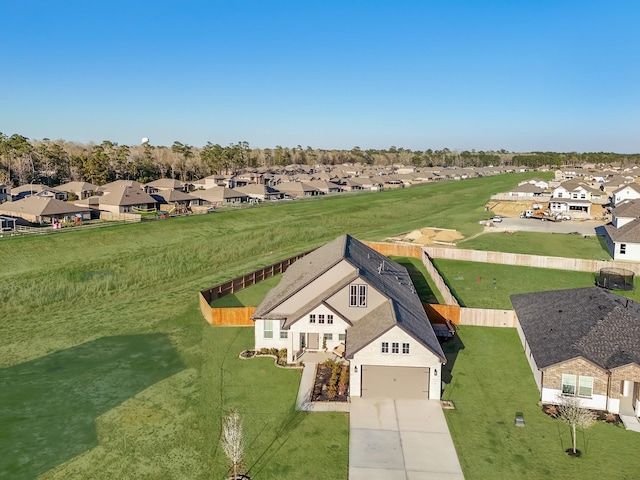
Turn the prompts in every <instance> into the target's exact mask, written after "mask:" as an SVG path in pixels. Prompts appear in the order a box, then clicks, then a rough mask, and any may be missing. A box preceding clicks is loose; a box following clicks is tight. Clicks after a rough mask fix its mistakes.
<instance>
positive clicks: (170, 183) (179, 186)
mask: <svg viewBox="0 0 640 480" xmlns="http://www.w3.org/2000/svg"><path fill="white" fill-rule="evenodd" d="M144 189H145V191H146V192H147V193H148V194H150V195H152V194H154V193H158V192H161V191H167V190H176V191H179V192H183V193H187V188H186V187H185V184H184V183H183V182H181V181H180V180H176V179H175V178H159V179H158V180H154V181H153V182H149V183H145V184H144Z"/></svg>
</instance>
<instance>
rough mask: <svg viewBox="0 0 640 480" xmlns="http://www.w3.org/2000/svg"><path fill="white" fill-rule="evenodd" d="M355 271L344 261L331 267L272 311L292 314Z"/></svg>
mask: <svg viewBox="0 0 640 480" xmlns="http://www.w3.org/2000/svg"><path fill="white" fill-rule="evenodd" d="M353 272H354V267H353V265H351V264H350V263H349V262H346V261H342V262H340V263H338V264H337V265H336V266H334V267H333V268H331V269H329V270H328V271H327V272H326V273H325V274H324V275H321V276H320V277H318V278H316V279H315V280H314V281H313V282H311V283H310V284H309V285H307V286H306V287H304V288H302V289H301V290H300V291H298V292H297V293H295V294H294V295H292V296H291V297H290V298H288V299H286V300H285V301H284V302H282V303H281V304H280V305H278V306H277V307H276V308H274V309H273V311H272V312H271V313H272V314H275V315H278V314H282V315H283V316H286V315H288V314H291V313H293V312H295V311H297V310H298V309H300V308H302V307H303V306H304V305H306V303H307V302H308V301H309V300H310V299H312V298H314V297H316V296H317V295H318V294H320V293H322V292H324V291H326V290H327V289H329V288H331V287H333V286H334V285H335V284H336V283H341V282H343V281H345V280H346V279H347V278H348V277H349V276H351V275H353ZM347 305H348V304H347Z"/></svg>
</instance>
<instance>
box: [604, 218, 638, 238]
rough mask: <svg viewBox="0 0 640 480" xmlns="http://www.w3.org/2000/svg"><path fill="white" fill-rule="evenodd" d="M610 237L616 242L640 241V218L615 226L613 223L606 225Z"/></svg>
mask: <svg viewBox="0 0 640 480" xmlns="http://www.w3.org/2000/svg"><path fill="white" fill-rule="evenodd" d="M604 229H605V230H606V231H607V234H608V235H609V238H611V240H613V241H614V242H616V243H621V242H628V243H640V220H638V219H636V220H632V221H630V222H629V223H627V224H625V225H623V226H621V227H620V228H615V227H614V226H613V225H612V224H610V223H609V224H607V225H605V226H604Z"/></svg>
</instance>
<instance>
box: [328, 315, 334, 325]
mask: <svg viewBox="0 0 640 480" xmlns="http://www.w3.org/2000/svg"><path fill="white" fill-rule="evenodd" d="M327 325H333V315H332V314H331V313H329V314H327Z"/></svg>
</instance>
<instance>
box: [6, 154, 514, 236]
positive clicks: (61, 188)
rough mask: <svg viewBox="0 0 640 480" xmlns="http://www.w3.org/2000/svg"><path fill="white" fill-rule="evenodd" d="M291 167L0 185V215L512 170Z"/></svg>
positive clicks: (230, 199)
mask: <svg viewBox="0 0 640 480" xmlns="http://www.w3.org/2000/svg"><path fill="white" fill-rule="evenodd" d="M294 167H295V168H294ZM294 167H292V166H290V167H288V168H285V169H282V170H281V171H274V172H271V171H259V170H247V171H244V172H239V173H235V174H232V175H211V176H208V177H206V178H203V179H200V180H197V181H194V182H181V181H178V180H176V179H169V178H163V179H159V180H155V181H153V182H149V183H146V184H141V183H138V182H136V181H133V180H118V181H115V182H112V183H109V184H106V185H101V186H98V185H93V184H90V183H87V182H70V183H66V184H63V185H58V186H56V187H50V186H46V185H41V184H36V183H29V184H25V185H21V186H19V187H16V188H11V189H10V188H9V187H8V186H6V185H1V184H0V215H3V216H5V217H12V218H15V219H19V221H22V222H28V223H30V224H38V225H42V224H55V222H58V221H69V219H70V218H73V219H76V218H80V219H82V220H88V219H91V218H98V217H99V216H100V215H101V213H108V214H112V215H122V214H136V213H142V212H153V211H166V212H169V213H172V212H177V213H185V212H189V211H193V210H194V209H198V208H204V209H207V208H209V207H211V206H219V205H230V204H240V203H260V202H268V201H277V200H283V199H295V198H303V197H311V196H317V195H329V194H337V193H341V192H357V191H380V190H384V189H394V188H405V187H409V186H411V185H415V184H420V183H427V182H434V181H442V180H462V179H467V178H471V177H479V176H486V175H497V174H500V173H506V172H510V171H513V169H509V168H503V167H500V168H477V169H453V168H450V169H449V168H445V169H420V171H418V169H416V168H414V167H398V166H396V167H395V168H393V169H391V168H390V169H384V168H364V167H360V166H349V165H340V166H337V167H333V168H330V169H327V168H324V167H322V168H320V169H313V168H310V167H305V166H294ZM5 228H6V227H5Z"/></svg>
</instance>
